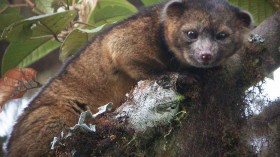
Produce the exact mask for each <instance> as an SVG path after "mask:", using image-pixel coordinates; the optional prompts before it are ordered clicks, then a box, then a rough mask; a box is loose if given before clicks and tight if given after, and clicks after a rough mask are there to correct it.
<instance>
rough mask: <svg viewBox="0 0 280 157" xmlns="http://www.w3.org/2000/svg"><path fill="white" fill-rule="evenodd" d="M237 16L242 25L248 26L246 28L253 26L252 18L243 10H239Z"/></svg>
mask: <svg viewBox="0 0 280 157" xmlns="http://www.w3.org/2000/svg"><path fill="white" fill-rule="evenodd" d="M237 17H238V19H239V20H241V22H242V23H243V25H244V26H245V27H248V28H251V27H253V23H254V21H253V18H252V15H251V14H250V13H249V12H247V11H245V10H241V11H239V12H238V13H237Z"/></svg>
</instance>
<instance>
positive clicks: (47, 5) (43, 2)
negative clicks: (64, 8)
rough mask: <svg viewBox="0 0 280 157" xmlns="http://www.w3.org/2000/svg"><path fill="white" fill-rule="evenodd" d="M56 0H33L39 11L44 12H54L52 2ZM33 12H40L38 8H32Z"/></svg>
mask: <svg viewBox="0 0 280 157" xmlns="http://www.w3.org/2000/svg"><path fill="white" fill-rule="evenodd" d="M54 1H57V0H35V1H34V2H35V5H36V8H38V9H39V10H40V11H42V12H44V13H45V14H49V13H54V8H53V7H52V3H53V2H54ZM33 11H34V12H35V13H39V14H42V13H40V12H38V10H36V9H33Z"/></svg>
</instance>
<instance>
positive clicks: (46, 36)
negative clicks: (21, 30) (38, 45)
mask: <svg viewBox="0 0 280 157" xmlns="http://www.w3.org/2000/svg"><path fill="white" fill-rule="evenodd" d="M52 37H53V35H44V36H38V37H31V38H30V39H31V40H36V39H48V38H52Z"/></svg>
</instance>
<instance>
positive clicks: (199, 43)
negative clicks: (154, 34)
mask: <svg viewBox="0 0 280 157" xmlns="http://www.w3.org/2000/svg"><path fill="white" fill-rule="evenodd" d="M161 22H162V24H163V28H164V35H165V40H166V42H167V45H168V47H169V48H170V50H171V51H172V52H173V53H174V54H175V56H176V58H177V59H178V60H179V61H180V62H181V63H182V64H185V65H187V66H189V65H191V66H194V67H198V68H210V67H213V66H217V65H220V64H221V63H222V62H223V61H224V60H226V59H227V58H229V57H230V56H231V55H233V54H234V53H235V52H237V50H239V49H240V48H241V47H242V42H243V39H244V35H245V34H246V33H247V32H248V30H250V28H252V18H251V15H250V14H249V13H248V12H246V11H243V10H240V9H239V8H237V7H235V6H233V5H231V4H229V3H228V2H227V1H225V0H173V1H170V2H169V3H167V4H166V5H165V7H164V9H163V11H162V17H161Z"/></svg>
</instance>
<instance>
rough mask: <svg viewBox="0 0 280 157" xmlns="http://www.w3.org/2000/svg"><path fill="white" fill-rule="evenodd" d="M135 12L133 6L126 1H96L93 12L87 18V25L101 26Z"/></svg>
mask: <svg viewBox="0 0 280 157" xmlns="http://www.w3.org/2000/svg"><path fill="white" fill-rule="evenodd" d="M136 12H137V9H136V8H135V6H133V5H132V4H130V3H129V2H127V1H126V0H102V1H98V3H97V6H96V7H95V9H94V11H93V12H92V14H91V15H90V16H89V19H88V23H90V24H93V25H95V26H101V25H103V24H106V23H112V22H116V21H119V20H122V19H124V18H126V17H128V16H131V15H133V14H135V13H136Z"/></svg>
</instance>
